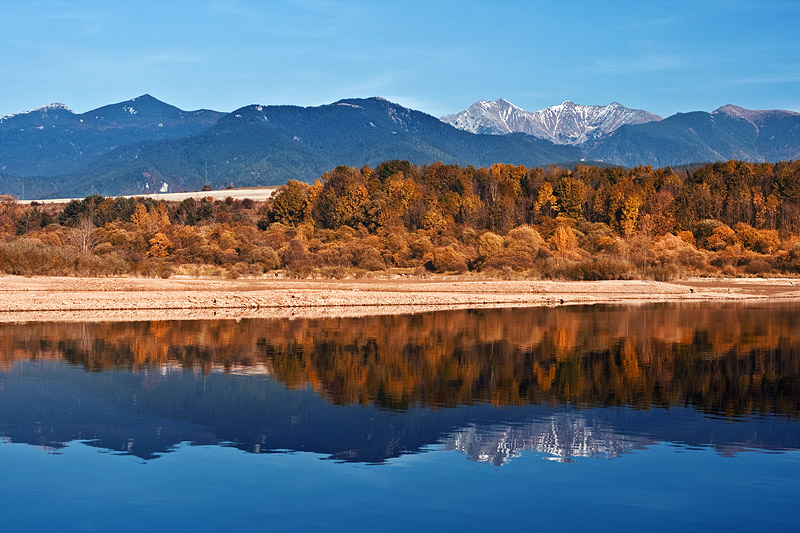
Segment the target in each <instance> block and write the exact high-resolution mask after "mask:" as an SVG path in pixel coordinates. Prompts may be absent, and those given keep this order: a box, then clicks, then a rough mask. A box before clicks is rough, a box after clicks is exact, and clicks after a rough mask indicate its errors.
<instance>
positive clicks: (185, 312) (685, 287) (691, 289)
mask: <svg viewBox="0 0 800 533" xmlns="http://www.w3.org/2000/svg"><path fill="white" fill-rule="evenodd" d="M768 299H769V300H776V299H780V300H787V299H791V300H797V301H800V280H791V279H751V278H746V279H700V278H698V279H691V280H684V281H679V282H656V281H592V282H560V281H496V280H472V279H464V278H453V279H447V278H439V279H434V280H408V279H404V280H344V281H336V280H285V279H238V280H219V279H195V278H172V279H166V280H162V279H145V278H57V277H31V278H27V277H19V276H0V322H19V321H37V320H58V321H63V320H139V319H142V320H145V319H146V320H168V319H187V318H245V317H263V318H269V317H300V316H302V317H325V316H361V315H371V314H394V313H415V312H423V311H431V310H441V309H457V308H482V307H515V306H537V305H549V306H550V305H575V304H597V303H644V302H678V301H681V302H701V301H758V300H768Z"/></svg>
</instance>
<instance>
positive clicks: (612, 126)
mask: <svg viewBox="0 0 800 533" xmlns="http://www.w3.org/2000/svg"><path fill="white" fill-rule="evenodd" d="M441 120H442V121H443V122H447V123H448V124H451V125H452V126H454V127H456V128H458V129H462V130H466V131H469V132H472V133H488V134H494V135H504V134H506V133H517V132H521V133H527V134H528V135H534V136H536V137H541V138H543V139H548V140H550V141H552V142H554V143H556V144H581V143H583V142H586V141H588V140H591V139H596V138H598V137H603V136H606V135H609V134H610V133H612V132H613V131H614V130H616V129H617V128H619V127H620V126H624V125H626V124H643V123H645V122H652V121H654V120H661V117H659V116H658V115H655V114H653V113H650V112H648V111H643V110H638V109H629V108H627V107H625V106H623V105H621V104H620V103H618V102H612V103H611V104H609V105H606V106H597V105H581V104H576V103H575V102H573V101H571V100H565V101H564V102H562V103H560V104H558V105H553V106H550V107H546V108H544V109H540V110H539V111H535V112H530V111H526V110H524V109H522V108H520V107H518V106H516V105H514V104H512V103H511V102H509V101H508V100H505V99H503V98H500V99H498V100H496V101H494V102H491V101H487V100H480V101H478V102H475V103H474V104H472V105H471V106H470V107H469V108H468V109H466V110H464V111H462V112H460V113H455V114H452V115H445V116H443V117H442V118H441Z"/></svg>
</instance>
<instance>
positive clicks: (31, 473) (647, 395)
mask: <svg viewBox="0 0 800 533" xmlns="http://www.w3.org/2000/svg"><path fill="white" fill-rule="evenodd" d="M686 309H690V308H685V307H674V306H673V307H669V306H664V307H658V306H651V307H643V308H612V309H611V310H608V309H605V310H603V308H576V309H571V310H563V309H557V310H546V309H545V310H525V311H520V310H516V311H514V312H511V313H509V312H507V311H501V312H496V313H495V312H491V311H481V312H479V313H469V312H461V313H442V314H440V313H435V314H431V315H425V316H418V317H405V318H404V317H385V318H371V319H367V320H366V321H362V322H359V321H353V320H344V321H334V322H326V321H305V322H304V321H298V322H296V323H292V324H289V325H287V324H286V323H285V322H268V321H263V322H258V321H251V322H247V321H242V323H241V324H238V323H233V322H230V323H227V322H223V321H217V322H213V323H204V322H194V323H191V322H189V323H186V322H180V323H174V324H173V323H158V324H148V323H139V324H113V325H105V326H104V325H83V326H81V327H80V331H79V332H78V333H79V334H77V335H76V336H75V337H74V338H72V339H67V340H64V338H61V340H59V339H58V338H55V337H59V336H65V335H66V336H69V335H71V334H72V333H71V331H73V330H70V329H69V328H66V327H55V326H52V327H50V326H48V325H46V324H34V325H31V326H14V327H11V326H3V325H0V345H2V346H5V348H4V351H3V352H2V356H0V359H2V362H3V363H4V366H3V368H4V370H3V371H2V372H0V472H2V480H3V481H2V483H0V509H2V510H3V511H6V510H8V509H13V510H14V513H13V514H9V513H4V516H5V517H10V518H9V519H8V520H6V522H7V524H4V527H3V531H6V530H8V531H15V530H43V529H53V527H54V524H56V523H57V524H58V525H59V527H58V529H60V530H66V531H68V530H83V529H93V528H94V529H100V530H119V531H126V530H130V531H141V530H154V529H155V530H158V529H162V530H166V529H171V530H175V529H192V530H220V529H231V528H233V527H249V528H252V527H255V528H258V529H262V528H266V529H274V530H297V529H312V528H316V529H323V528H324V529H356V530H373V529H375V530H378V529H379V530H382V531H387V530H388V531H391V530H404V531H408V530H426V529H428V530H430V529H440V530H441V529H447V530H451V529H454V528H456V527H458V528H459V529H464V530H481V531H486V530H489V529H497V528H500V527H515V528H524V529H526V530H527V529H541V528H550V529H559V530H563V529H573V530H586V529H592V530H613V531H618V530H625V529H633V528H636V529H637V530H640V529H641V528H643V527H645V526H646V528H647V529H648V530H654V531H659V530H661V531H675V530H676V529H684V530H698V529H713V530H719V529H723V528H725V529H729V530H731V531H736V530H755V529H760V530H776V529H785V526H786V525H787V524H791V523H793V519H794V518H793V516H792V509H793V508H794V507H793V506H794V505H795V502H796V501H798V500H800V486H798V484H797V482H796V481H797V479H800V452H798V450H800V421H798V412H797V402H798V398H797V397H796V395H795V394H794V391H796V390H797V389H796V386H797V382H798V376H799V375H800V350H799V349H798V345H799V344H800V338H798V335H797V334H796V332H797V323H798V321H797V320H796V319H797V318H798V314H799V312H798V308H797V306H778V307H776V308H775V309H774V310H773V311H770V308H768V307H767V308H763V307H762V308H753V309H750V310H748V308H746V307H735V306H734V307H730V308H728V307H726V308H722V309H720V308H712V309H711V311H709V310H708V309H705V308H702V307H701V308H700V309H701V311H702V312H701V313H700V314H699V315H691V313H687V312H686ZM715 309H716V311H715ZM676 310H677V311H678V314H676ZM680 310H682V311H680ZM551 313H554V314H551ZM681 314H686V315H687V316H681ZM720 316H723V317H727V318H730V317H738V319H741V320H743V321H744V322H743V323H745V325H744V326H742V327H741V328H738V329H737V327H733V326H731V324H730V320H727V321H721V324H722V329H721V330H715V329H714V327H713V321H715V320H717V321H720ZM554 317H555V318H554ZM520 321H521V322H523V323H527V324H536V326H535V327H534V326H529V327H528V328H527V329H526V328H525V327H521V326H520ZM692 322H695V324H693V325H691V327H690V326H689V325H687V324H690V323H692ZM619 323H622V324H623V326H620V325H619ZM665 323H668V324H671V325H670V326H669V327H668V328H666V329H665V328H664V327H663V325H664V324H665ZM676 324H677V325H676ZM331 325H335V326H336V328H338V329H336V328H335V329H334V330H330V329H327V326H331ZM361 326H363V327H364V328H367V327H368V328H367V329H369V331H370V332H371V333H370V334H365V333H364V331H362V330H360V329H359V327H361ZM206 327H208V328H210V330H211V331H207V330H206V329H205V328H206ZM418 327H427V328H430V330H429V331H428V334H425V332H421V333H413V332H414V331H415V329H414V328H418ZM54 328H55V329H54ZM59 328H60V329H59ZM286 328H288V329H286ZM531 328H533V329H531ZM537 328H538V329H537ZM670 328H673V329H670ZM675 328H677V329H675ZM396 329H397V330H400V331H403V332H404V334H403V336H400V337H398V336H397V335H396V334H395V333H392V332H393V331H395V330H396ZM673 330H674V331H673ZM177 331H180V335H177V333H176V332H177ZM583 331H589V332H591V333H592V334H595V335H597V338H594V339H593V338H591V337H589V338H584V337H582V335H584V334H583V333H582V332H583ZM610 331H614V335H617V337H614V335H610V334H609V332H610ZM54 332H55V333H54ZM431 332H435V335H434V338H433V339H432V340H431V339H430V338H429V337H430V336H431V335H433V333H431ZM602 332H605V333H602ZM598 333H602V334H598ZM623 333H624V334H625V335H627V336H626V337H624V339H623V341H622V342H620V341H619V340H618V339H619V338H621V337H619V335H622V334H623ZM316 335H322V336H323V337H324V342H322V343H318V344H317V345H316V346H317V347H316V348H315V343H314V339H315V338H316V337H315V336H316ZM415 335H416V336H415ZM648 335H652V337H650V336H648ZM54 336H55V337H54ZM484 336H488V338H491V342H486V343H484V342H482V341H481V339H483V338H484ZM665 336H670V339H671V340H670V341H669V342H666V341H664V337H665ZM173 337H174V338H173ZM179 338H184V339H188V342H187V344H185V345H182V346H178V345H176V344H175V343H174V340H175V339H179ZM166 339H170V340H169V341H167V340H166ZM259 339H264V340H259ZM287 339H289V340H291V342H290V341H289V340H287ZM337 339H338V341H337ZM659 339H660V340H659ZM295 341H296V342H295ZM215 342H216V344H215ZM337 342H339V344H337ZM293 343H294V344H293ZM298 346H302V349H297V347H298ZM320 346H321V348H320ZM409 347H412V348H414V349H410V348H409ZM398 349H403V350H405V352H402V353H400V356H399V357H398V354H397V353H396V350H398ZM715 350H717V351H715ZM154 353H158V354H160V355H157V356H154V355H152V354H154ZM554 354H556V355H557V356H556V355H554ZM662 356H664V357H666V358H668V359H669V358H671V359H669V361H666V362H665V360H658V358H659V357H662ZM667 363H668V364H667ZM415 365H418V366H417V367H415ZM89 369H91V370H93V371H88V370H89ZM532 369H533V370H532ZM696 369H701V370H702V372H696V373H695V372H694V370H696ZM400 370H403V371H404V372H406V373H400ZM433 370H436V371H439V372H442V375H441V376H439V375H431V374H430V372H431V371H433ZM534 370H535V371H534ZM681 372H684V374H681ZM400 378H402V379H400ZM470 380H472V381H470ZM604 380H605V381H604ZM545 387H550V388H549V389H545ZM715 387H716V388H720V390H715ZM722 389H724V390H722ZM520 391H523V392H524V393H520ZM776 391H777V392H776ZM620 394H625V395H627V396H626V400H625V401H619V399H618V397H617V396H618V395H620ZM352 396H355V397H356V398H362V399H363V400H364V401H362V402H360V403H352V402H339V401H338V400H341V399H342V398H350V397H352ZM464 398H466V399H467V400H463V399H464ZM337 402H338V403H337ZM628 402H629V403H628ZM726 406H727V407H726ZM387 407H392V408H391V409H390V408H387ZM723 407H726V408H727V409H729V410H731V413H730V414H726V413H725V412H724V409H722V408H723ZM771 410H782V411H783V414H773V413H772V412H771ZM246 452H247V453H246ZM275 452H277V453H275ZM761 452H769V453H761ZM320 459H332V460H320ZM467 459H468V460H467ZM542 459H550V460H549V461H546V460H542ZM605 459H613V460H605ZM562 463H569V464H562ZM491 465H494V467H495V468H492V466H491ZM498 467H502V468H498ZM121 510H124V512H121ZM409 510H413V512H410V511H409ZM6 525H7V526H8V527H5V526H6Z"/></svg>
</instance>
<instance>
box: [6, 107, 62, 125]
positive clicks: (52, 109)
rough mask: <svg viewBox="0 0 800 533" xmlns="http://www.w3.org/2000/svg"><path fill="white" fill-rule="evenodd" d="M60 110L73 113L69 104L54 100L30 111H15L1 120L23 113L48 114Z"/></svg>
mask: <svg viewBox="0 0 800 533" xmlns="http://www.w3.org/2000/svg"><path fill="white" fill-rule="evenodd" d="M58 111H65V112H67V113H72V110H71V109H70V108H68V107H67V106H65V105H64V104H62V103H61V102H53V103H52V104H45V105H43V106H39V107H36V108H33V109H31V110H29V111H22V112H21V113H13V114H11V115H6V116H4V117H0V122H3V121H4V120H8V119H10V118H13V117H18V116H21V115H31V114H34V115H35V114H46V113H52V112H58Z"/></svg>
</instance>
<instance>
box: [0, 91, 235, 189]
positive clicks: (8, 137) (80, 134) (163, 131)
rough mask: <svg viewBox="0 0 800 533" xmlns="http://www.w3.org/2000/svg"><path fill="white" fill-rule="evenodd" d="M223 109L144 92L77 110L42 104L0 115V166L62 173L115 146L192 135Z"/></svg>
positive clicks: (30, 173)
mask: <svg viewBox="0 0 800 533" xmlns="http://www.w3.org/2000/svg"><path fill="white" fill-rule="evenodd" d="M224 115H225V113H221V112H219V111H210V110H206V109H201V110H197V111H183V110H181V109H178V108H177V107H175V106H172V105H169V104H166V103H164V102H161V101H160V100H158V99H156V98H153V97H152V96H150V95H149V94H145V95H142V96H139V97H137V98H133V99H131V100H127V101H125V102H119V103H116V104H111V105H107V106H103V107H100V108H98V109H93V110H91V111H87V112H86V113H80V114H77V113H74V112H73V111H72V110H70V109H69V108H68V107H67V106H65V105H64V104H62V103H54V104H48V105H45V106H42V107H38V108H36V109H32V110H30V111H25V112H22V113H17V114H13V115H7V116H5V117H2V118H0V172H4V173H7V174H12V175H16V176H57V175H61V174H65V173H68V172H71V171H73V170H76V169H78V168H80V167H81V166H83V165H85V164H88V163H90V162H92V161H94V160H95V159H96V158H97V157H99V156H101V155H102V154H104V153H106V152H108V151H110V150H112V149H114V148H117V147H119V146H124V145H128V144H131V143H137V142H142V141H151V140H159V139H179V138H183V137H188V136H190V135H194V134H196V133H199V132H201V131H203V130H205V129H207V128H208V127H209V126H211V125H212V124H214V123H215V122H216V121H217V120H218V119H219V118H220V117H222V116H224Z"/></svg>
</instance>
